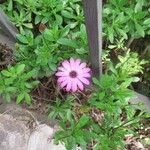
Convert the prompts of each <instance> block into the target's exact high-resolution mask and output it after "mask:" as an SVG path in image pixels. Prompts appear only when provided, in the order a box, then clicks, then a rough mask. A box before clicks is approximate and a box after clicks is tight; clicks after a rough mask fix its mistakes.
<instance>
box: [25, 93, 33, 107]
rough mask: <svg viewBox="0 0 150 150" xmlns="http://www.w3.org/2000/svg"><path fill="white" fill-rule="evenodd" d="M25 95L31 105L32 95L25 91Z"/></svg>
mask: <svg viewBox="0 0 150 150" xmlns="http://www.w3.org/2000/svg"><path fill="white" fill-rule="evenodd" d="M24 96H25V100H26V103H27V104H28V105H30V104H31V97H30V95H29V94H28V93H25V94H24Z"/></svg>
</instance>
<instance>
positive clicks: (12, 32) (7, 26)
mask: <svg viewBox="0 0 150 150" xmlns="http://www.w3.org/2000/svg"><path fill="white" fill-rule="evenodd" d="M0 28H1V30H2V31H3V32H4V33H5V34H7V35H8V36H9V38H10V39H11V40H13V41H16V35H17V29H16V27H15V26H14V25H13V24H12V23H11V22H10V21H9V19H8V17H7V16H6V15H5V13H4V12H3V11H2V10H0Z"/></svg>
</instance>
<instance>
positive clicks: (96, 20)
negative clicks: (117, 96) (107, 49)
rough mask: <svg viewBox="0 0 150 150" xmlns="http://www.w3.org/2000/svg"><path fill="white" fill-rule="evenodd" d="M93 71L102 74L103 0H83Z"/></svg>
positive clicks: (98, 74)
mask: <svg viewBox="0 0 150 150" xmlns="http://www.w3.org/2000/svg"><path fill="white" fill-rule="evenodd" d="M83 6H84V14H85V22H86V28H87V35H88V43H89V48H90V57H91V63H92V71H93V74H94V76H95V77H97V78H99V77H100V75H101V74H102V58H101V55H102V0H83Z"/></svg>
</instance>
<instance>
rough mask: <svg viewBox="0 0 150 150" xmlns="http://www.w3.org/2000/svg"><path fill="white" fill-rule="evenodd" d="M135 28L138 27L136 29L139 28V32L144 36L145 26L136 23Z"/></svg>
mask: <svg viewBox="0 0 150 150" xmlns="http://www.w3.org/2000/svg"><path fill="white" fill-rule="evenodd" d="M135 28H136V30H137V33H138V34H139V35H140V36H142V37H144V36H145V32H144V28H143V27H142V26H141V25H140V24H138V23H136V24H135Z"/></svg>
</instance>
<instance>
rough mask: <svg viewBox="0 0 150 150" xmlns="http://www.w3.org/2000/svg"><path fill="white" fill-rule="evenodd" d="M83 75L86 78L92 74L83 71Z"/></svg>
mask: <svg viewBox="0 0 150 150" xmlns="http://www.w3.org/2000/svg"><path fill="white" fill-rule="evenodd" d="M81 76H82V77H84V78H90V77H91V74H90V73H83V74H82V75H81Z"/></svg>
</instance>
